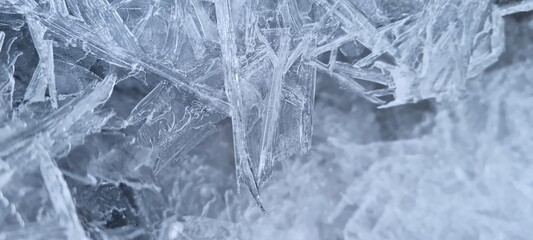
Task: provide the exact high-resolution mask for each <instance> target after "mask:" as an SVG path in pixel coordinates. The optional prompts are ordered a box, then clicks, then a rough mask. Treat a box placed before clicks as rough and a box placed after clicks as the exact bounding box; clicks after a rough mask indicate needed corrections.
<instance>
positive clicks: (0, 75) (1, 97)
mask: <svg viewBox="0 0 533 240" xmlns="http://www.w3.org/2000/svg"><path fill="white" fill-rule="evenodd" d="M15 40H16V38H11V39H8V40H7V41H6V40H5V33H4V32H1V31H0V120H1V121H0V126H1V125H3V124H2V123H4V122H6V121H8V120H9V119H10V118H11V117H12V113H13V91H14V90H15V78H14V76H13V75H14V73H15V62H16V61H17V59H18V57H19V56H20V55H21V54H22V53H21V52H14V53H13V52H11V46H12V45H13V43H14V42H15ZM2 45H3V46H2Z"/></svg>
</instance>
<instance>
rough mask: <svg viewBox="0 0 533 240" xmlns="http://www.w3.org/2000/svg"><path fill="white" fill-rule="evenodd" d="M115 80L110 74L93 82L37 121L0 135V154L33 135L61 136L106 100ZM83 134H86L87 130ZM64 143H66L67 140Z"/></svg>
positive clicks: (21, 146)
mask: <svg viewBox="0 0 533 240" xmlns="http://www.w3.org/2000/svg"><path fill="white" fill-rule="evenodd" d="M115 81H116V76H114V75H110V76H108V77H106V79H105V80H104V81H102V82H99V83H97V84H95V85H94V86H93V89H92V90H91V91H86V92H85V93H84V94H83V95H81V96H78V97H77V98H75V99H73V100H72V101H71V102H69V103H68V104H65V105H64V106H62V107H61V108H59V109H57V110H56V111H54V112H53V113H52V114H50V115H48V116H46V118H44V119H42V120H41V121H39V122H38V123H36V124H32V125H31V126H27V127H26V128H24V129H17V131H14V132H10V133H8V134H5V135H3V136H0V156H6V155H11V154H13V153H14V152H16V150H17V149H20V148H24V147H26V146H27V143H28V142H31V141H33V140H34V139H33V136H35V135H38V134H51V135H52V136H53V134H58V135H59V136H61V133H63V132H64V131H66V130H70V128H71V127H73V126H74V125H75V124H76V123H77V122H78V121H79V120H80V118H82V117H83V116H84V115H85V114H87V113H90V112H93V111H94V110H95V108H96V107H98V106H100V105H102V104H103V103H105V102H106V101H107V99H108V98H109V96H110V94H111V92H112V90H113V87H114V85H115ZM88 120H91V119H88ZM85 123H87V124H91V123H93V122H91V121H86V122H85ZM97 124H102V122H97ZM81 129H85V128H81ZM85 134H88V132H87V133H85ZM42 144H43V145H45V146H50V145H52V144H54V142H53V141H48V142H47V143H42ZM66 144H67V145H68V142H67V143H66ZM50 147H51V146H50Z"/></svg>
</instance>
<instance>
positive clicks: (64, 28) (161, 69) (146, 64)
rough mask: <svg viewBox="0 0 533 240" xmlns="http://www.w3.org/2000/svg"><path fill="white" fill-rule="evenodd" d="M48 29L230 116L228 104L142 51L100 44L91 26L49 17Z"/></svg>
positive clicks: (45, 21)
mask: <svg viewBox="0 0 533 240" xmlns="http://www.w3.org/2000/svg"><path fill="white" fill-rule="evenodd" d="M41 20H42V22H43V23H44V25H45V26H47V27H48V28H49V29H50V30H51V31H52V32H54V33H55V34H58V35H60V36H64V37H67V38H69V39H78V40H80V41H81V42H82V43H84V44H85V46H86V47H87V48H89V50H90V51H91V52H92V53H93V54H95V55H97V56H99V57H101V58H103V59H106V61H109V62H111V63H113V64H116V65H118V66H122V67H126V68H129V69H137V68H139V67H142V68H144V69H145V70H146V71H149V72H151V73H153V74H156V75H158V76H160V77H162V78H163V79H164V80H165V81H169V82H171V83H173V84H174V85H175V86H177V87H179V88H181V89H183V90H184V91H185V92H186V93H187V94H190V95H192V96H195V97H196V98H198V99H199V100H201V101H202V102H205V103H207V104H209V105H210V106H213V107H214V108H216V109H217V110H218V111H220V112H223V113H229V109H228V104H227V102H225V101H224V100H223V99H220V98H219V97H218V96H217V95H216V94H215V93H213V92H212V90H211V89H207V88H194V87H192V86H191V85H190V83H189V82H188V81H187V79H186V76H185V75H184V74H183V73H181V72H178V71H176V70H174V69H172V68H170V67H168V66H166V65H164V64H162V63H160V62H158V61H156V60H154V59H150V58H148V57H146V56H144V55H142V54H139V52H129V51H127V50H126V49H123V48H121V47H119V46H116V45H117V44H116V43H112V45H110V43H108V42H106V41H101V40H100V39H99V37H98V35H97V34H96V33H93V32H92V30H91V27H90V26H87V25H83V24H80V23H79V22H78V21H74V20H72V19H69V18H46V19H41Z"/></svg>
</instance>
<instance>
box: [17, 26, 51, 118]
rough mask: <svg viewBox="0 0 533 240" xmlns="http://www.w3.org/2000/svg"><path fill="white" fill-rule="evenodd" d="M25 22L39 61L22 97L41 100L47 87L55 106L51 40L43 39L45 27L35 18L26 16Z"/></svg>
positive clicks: (33, 100) (36, 100) (31, 100)
mask: <svg viewBox="0 0 533 240" xmlns="http://www.w3.org/2000/svg"><path fill="white" fill-rule="evenodd" d="M27 24H28V26H29V29H30V33H31V35H32V39H33V42H34V44H35V46H36V49H37V53H38V54H39V63H38V65H37V69H36V70H35V72H34V73H33V76H32V79H31V81H30V84H29V86H28V89H27V90H26V93H25V95H24V99H26V100H28V101H30V102H42V101H44V100H45V91H46V89H48V93H49V95H50V100H51V102H52V106H53V107H54V108H57V91H56V83H55V75H54V56H53V55H54V53H53V44H52V41H50V40H45V39H44V33H45V31H46V29H45V28H44V27H43V26H42V24H41V23H40V22H39V21H38V20H37V19H34V18H32V17H28V18H27Z"/></svg>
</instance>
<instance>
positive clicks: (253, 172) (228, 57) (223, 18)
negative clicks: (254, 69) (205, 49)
mask: <svg viewBox="0 0 533 240" xmlns="http://www.w3.org/2000/svg"><path fill="white" fill-rule="evenodd" d="M215 8H216V15H217V23H218V33H219V38H220V45H221V50H222V60H223V63H224V74H225V76H224V84H225V87H226V94H227V96H228V99H229V101H230V103H231V105H232V111H231V117H232V125H233V138H234V142H235V144H234V147H235V161H236V164H235V165H236V170H237V180H238V181H239V182H240V181H244V183H245V184H246V185H247V186H248V188H249V190H250V192H251V193H252V195H253V197H254V198H255V200H256V201H257V203H258V204H259V205H260V206H262V203H261V200H260V196H259V185H260V182H259V181H260V173H259V172H258V171H257V166H256V165H255V164H254V163H253V162H252V161H253V159H252V156H250V153H249V150H248V149H247V148H248V147H247V146H248V143H247V142H248V140H247V138H248V136H247V129H246V121H247V119H245V118H246V116H245V115H243V112H242V111H243V109H242V107H243V106H244V101H243V99H242V98H243V97H244V93H243V91H242V87H243V83H244V82H243V80H242V79H241V76H240V75H239V71H240V69H241V67H240V63H239V60H238V59H239V58H238V56H237V45H236V39H235V38H236V36H235V32H236V31H235V27H234V25H233V19H232V4H231V1H230V0H222V1H216V2H215Z"/></svg>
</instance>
